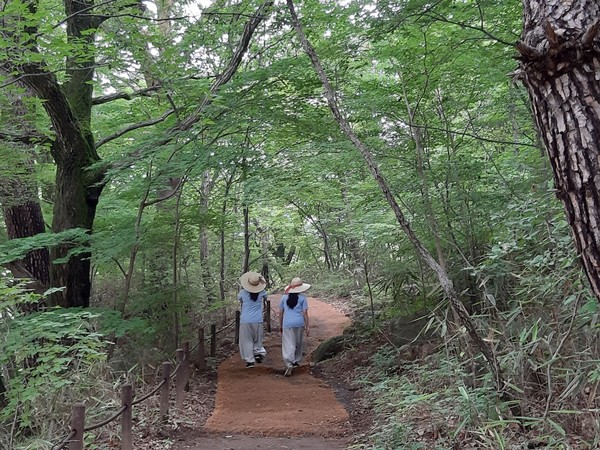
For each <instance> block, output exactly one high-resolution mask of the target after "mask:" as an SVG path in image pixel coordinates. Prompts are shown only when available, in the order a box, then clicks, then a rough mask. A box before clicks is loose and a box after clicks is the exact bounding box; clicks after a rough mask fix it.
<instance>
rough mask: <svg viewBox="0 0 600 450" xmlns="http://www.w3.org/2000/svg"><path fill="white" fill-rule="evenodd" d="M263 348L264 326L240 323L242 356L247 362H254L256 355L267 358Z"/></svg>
mask: <svg viewBox="0 0 600 450" xmlns="http://www.w3.org/2000/svg"><path fill="white" fill-rule="evenodd" d="M266 354H267V351H266V350H265V348H264V347H263V324H262V322H261V323H240V356H241V357H242V359H243V360H244V361H246V362H254V355H262V356H265V355H266Z"/></svg>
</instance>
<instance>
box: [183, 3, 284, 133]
mask: <svg viewBox="0 0 600 450" xmlns="http://www.w3.org/2000/svg"><path fill="white" fill-rule="evenodd" d="M272 5H273V1H272V0H268V1H266V2H264V3H263V4H262V5H261V6H260V7H259V8H258V10H257V11H256V14H255V15H253V16H252V18H251V19H250V20H249V21H248V22H247V23H246V25H245V26H244V31H243V32H242V37H241V38H240V40H239V42H238V43H237V46H236V49H235V51H234V52H233V56H232V57H231V60H230V61H229V64H228V65H227V67H226V68H225V70H224V71H223V72H222V73H221V74H220V75H219V76H218V77H217V78H216V79H215V81H214V82H213V84H212V85H211V87H210V90H209V92H208V94H207V95H206V96H205V97H204V99H203V101H202V103H201V104H200V106H199V107H198V108H197V109H196V111H194V113H192V114H191V115H190V116H189V117H187V118H186V119H185V120H183V121H181V123H179V125H177V127H176V128H175V129H174V130H173V131H186V130H189V129H190V128H191V127H192V126H193V125H194V124H195V123H196V122H198V121H199V120H200V116H201V114H202V111H204V109H205V108H206V107H207V106H208V105H209V104H210V103H211V102H212V99H213V97H214V96H215V95H216V94H217V93H218V92H219V90H220V89H221V87H222V86H223V85H224V84H226V83H227V82H228V81H229V80H231V78H232V77H233V75H234V74H235V72H236V71H237V69H238V67H239V66H240V64H241V62H242V58H243V56H244V55H245V54H246V51H247V50H248V47H249V45H250V40H251V39H252V35H253V34H254V32H255V31H256V28H257V27H258V25H259V24H260V22H262V20H263V19H264V18H265V17H266V14H267V13H268V12H269V10H270V8H271V6H272Z"/></svg>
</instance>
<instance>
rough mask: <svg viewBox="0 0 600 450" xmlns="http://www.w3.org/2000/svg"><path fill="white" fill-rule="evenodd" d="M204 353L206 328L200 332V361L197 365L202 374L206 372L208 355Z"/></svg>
mask: <svg viewBox="0 0 600 450" xmlns="http://www.w3.org/2000/svg"><path fill="white" fill-rule="evenodd" d="M204 352H205V350H204V328H200V329H199V330H198V361H197V362H196V365H197V366H198V370H200V371H202V372H203V371H205V370H206V355H205V354H204Z"/></svg>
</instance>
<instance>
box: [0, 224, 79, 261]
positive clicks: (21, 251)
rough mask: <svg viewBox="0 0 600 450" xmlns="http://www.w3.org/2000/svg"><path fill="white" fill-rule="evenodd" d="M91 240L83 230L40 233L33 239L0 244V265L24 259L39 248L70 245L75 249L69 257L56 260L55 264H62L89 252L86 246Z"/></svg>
mask: <svg viewBox="0 0 600 450" xmlns="http://www.w3.org/2000/svg"><path fill="white" fill-rule="evenodd" d="M89 240H90V235H89V233H88V232H87V231H86V230H83V229H81V228H71V229H69V230H65V231H62V232H60V233H39V234H36V235H35V236H32V237H27V238H21V239H11V240H7V241H5V242H3V243H1V244H0V255H2V256H1V257H0V263H7V262H11V261H14V260H17V259H22V258H24V257H25V255H26V254H27V253H28V252H30V251H32V250H36V249H39V248H47V247H54V246H57V245H61V244H70V245H73V246H74V247H73V248H72V249H71V250H70V252H69V254H68V256H67V257H65V258H64V259H62V260H55V261H54V262H55V263H61V262H64V261H66V260H67V259H68V257H69V256H72V255H76V254H79V253H85V252H89V249H88V248H87V247H85V244H86V243H88V242H89Z"/></svg>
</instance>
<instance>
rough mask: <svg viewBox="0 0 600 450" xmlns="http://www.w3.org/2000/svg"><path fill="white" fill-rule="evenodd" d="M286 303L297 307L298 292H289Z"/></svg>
mask: <svg viewBox="0 0 600 450" xmlns="http://www.w3.org/2000/svg"><path fill="white" fill-rule="evenodd" d="M286 303H287V305H288V308H290V309H294V308H295V307H296V305H297V304H298V293H296V292H292V293H290V294H288V298H287V300H286Z"/></svg>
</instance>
